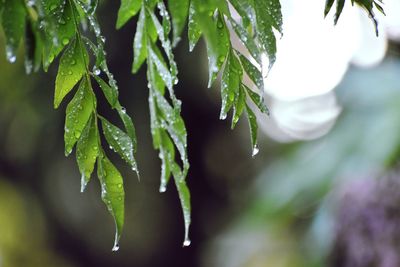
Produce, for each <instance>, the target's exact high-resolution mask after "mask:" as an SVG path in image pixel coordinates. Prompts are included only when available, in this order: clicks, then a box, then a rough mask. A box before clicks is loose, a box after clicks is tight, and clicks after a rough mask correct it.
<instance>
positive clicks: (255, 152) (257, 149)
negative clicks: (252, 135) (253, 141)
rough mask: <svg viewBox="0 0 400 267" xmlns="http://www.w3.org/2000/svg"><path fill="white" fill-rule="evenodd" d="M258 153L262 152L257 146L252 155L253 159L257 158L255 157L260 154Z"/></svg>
mask: <svg viewBox="0 0 400 267" xmlns="http://www.w3.org/2000/svg"><path fill="white" fill-rule="evenodd" d="M258 152H260V149H259V148H258V146H257V145H255V146H254V147H253V152H252V153H251V156H252V157H255V156H256V155H257V154H258Z"/></svg>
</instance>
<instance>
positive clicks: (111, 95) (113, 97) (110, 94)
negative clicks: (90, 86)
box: [92, 75, 118, 108]
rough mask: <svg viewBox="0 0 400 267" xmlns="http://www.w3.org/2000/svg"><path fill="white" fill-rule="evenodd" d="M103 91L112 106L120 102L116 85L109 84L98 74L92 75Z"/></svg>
mask: <svg viewBox="0 0 400 267" xmlns="http://www.w3.org/2000/svg"><path fill="white" fill-rule="evenodd" d="M92 76H93V77H94V79H95V80H96V82H97V83H98V84H99V86H100V89H101V90H102V91H103V93H104V96H105V97H106V99H107V101H108V103H109V104H110V105H111V107H112V108H115V107H116V105H117V102H118V90H117V89H116V88H115V87H111V86H109V85H108V84H107V83H106V82H105V81H104V80H103V79H102V78H100V77H99V76H97V75H92Z"/></svg>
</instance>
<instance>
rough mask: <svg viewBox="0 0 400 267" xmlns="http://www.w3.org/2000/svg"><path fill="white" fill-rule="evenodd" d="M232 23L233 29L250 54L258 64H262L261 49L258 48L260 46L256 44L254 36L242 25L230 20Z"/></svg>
mask: <svg viewBox="0 0 400 267" xmlns="http://www.w3.org/2000/svg"><path fill="white" fill-rule="evenodd" d="M230 23H231V25H232V28H233V29H234V31H235V33H236V35H237V36H238V37H239V39H240V40H241V41H242V43H243V44H244V46H245V47H246V48H247V50H248V51H249V52H250V54H251V56H252V57H253V58H254V59H255V60H256V61H257V62H261V55H260V49H259V48H258V45H257V44H256V42H255V39H254V38H253V36H251V35H250V34H249V33H248V31H247V30H246V29H244V28H243V26H242V25H240V24H238V23H236V22H235V21H234V20H233V19H231V20H230Z"/></svg>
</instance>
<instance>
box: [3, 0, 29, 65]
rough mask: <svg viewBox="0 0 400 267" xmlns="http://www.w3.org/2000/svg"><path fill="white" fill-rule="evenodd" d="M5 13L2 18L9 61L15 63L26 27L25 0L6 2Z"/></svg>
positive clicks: (7, 0) (8, 0) (9, 0)
mask: <svg viewBox="0 0 400 267" xmlns="http://www.w3.org/2000/svg"><path fill="white" fill-rule="evenodd" d="M3 5H4V12H3V14H2V16H1V20H2V26H3V29H4V34H5V36H6V56H7V60H8V61H9V62H11V63H14V62H15V60H16V57H17V55H16V52H17V49H18V47H19V44H20V43H21V38H22V36H23V34H24V27H25V17H26V13H25V6H24V5H25V3H24V1H23V0H6V1H5V2H4V3H3Z"/></svg>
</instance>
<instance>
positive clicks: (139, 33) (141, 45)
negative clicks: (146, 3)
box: [132, 8, 147, 73]
mask: <svg viewBox="0 0 400 267" xmlns="http://www.w3.org/2000/svg"><path fill="white" fill-rule="evenodd" d="M146 57H147V36H146V14H145V9H144V8H142V9H141V11H140V14H139V20H138V22H137V26H136V33H135V38H134V40H133V65H132V72H133V73H136V72H137V71H138V70H139V69H140V67H141V66H142V64H143V62H144V61H145V60H146Z"/></svg>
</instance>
